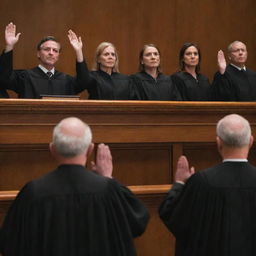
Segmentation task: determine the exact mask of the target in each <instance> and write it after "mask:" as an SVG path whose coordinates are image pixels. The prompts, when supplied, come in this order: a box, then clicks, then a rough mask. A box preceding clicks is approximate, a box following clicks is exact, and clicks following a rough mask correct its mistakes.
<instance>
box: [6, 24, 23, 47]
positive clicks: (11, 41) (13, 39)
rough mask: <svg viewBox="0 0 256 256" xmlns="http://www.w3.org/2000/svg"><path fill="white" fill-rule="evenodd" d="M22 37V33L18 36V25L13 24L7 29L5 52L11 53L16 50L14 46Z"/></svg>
mask: <svg viewBox="0 0 256 256" xmlns="http://www.w3.org/2000/svg"><path fill="white" fill-rule="evenodd" d="M20 35H21V33H18V34H17V35H16V25H14V24H13V23H12V22H11V23H9V24H8V25H7V26H6V27H5V43H6V48H5V52H8V51H11V50H12V49H13V48H14V45H15V44H16V43H17V42H18V41H19V37H20Z"/></svg>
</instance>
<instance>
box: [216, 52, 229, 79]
mask: <svg viewBox="0 0 256 256" xmlns="http://www.w3.org/2000/svg"><path fill="white" fill-rule="evenodd" d="M217 59H218V66H219V71H220V73H221V74H224V72H225V70H226V67H227V63H226V59H225V55H224V52H223V51H222V50H219V51H218V56H217Z"/></svg>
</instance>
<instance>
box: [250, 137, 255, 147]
mask: <svg viewBox="0 0 256 256" xmlns="http://www.w3.org/2000/svg"><path fill="white" fill-rule="evenodd" d="M253 141H254V138H253V136H252V135H251V137H250V143H249V148H251V146H252V144H253Z"/></svg>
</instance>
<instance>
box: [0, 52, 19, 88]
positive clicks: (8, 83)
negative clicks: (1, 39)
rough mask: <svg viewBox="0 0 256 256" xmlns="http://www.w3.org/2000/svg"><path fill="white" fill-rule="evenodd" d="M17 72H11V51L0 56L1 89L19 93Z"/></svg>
mask: <svg viewBox="0 0 256 256" xmlns="http://www.w3.org/2000/svg"><path fill="white" fill-rule="evenodd" d="M18 74H19V72H18V71H17V72H15V71H14V70H13V51H9V52H7V53H5V52H3V53H2V54H1V55H0V85H1V88H2V89H9V90H13V91H15V92H16V93H19V89H20V87H19V76H18Z"/></svg>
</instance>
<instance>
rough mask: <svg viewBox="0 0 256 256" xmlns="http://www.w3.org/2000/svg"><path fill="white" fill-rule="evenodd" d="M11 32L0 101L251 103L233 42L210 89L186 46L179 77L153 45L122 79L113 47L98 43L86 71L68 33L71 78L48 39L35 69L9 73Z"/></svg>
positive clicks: (250, 81)
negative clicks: (67, 98) (168, 71)
mask: <svg viewBox="0 0 256 256" xmlns="http://www.w3.org/2000/svg"><path fill="white" fill-rule="evenodd" d="M19 37H20V33H17V34H16V26H15V25H14V24H13V23H10V24H8V25H7V26H6V29H5V42H6V47H5V50H4V52H3V53H2V55H1V56H0V67H1V69H0V97H3V98H7V97H8V94H7V92H6V90H7V89H8V90H13V91H14V92H16V93H17V94H18V97H19V98H32V99H33V98H40V97H41V96H42V95H75V94H78V93H80V92H82V91H84V90H87V91H88V94H89V99H101V100H169V101H179V100H183V101H211V100H215V101H255V100H256V72H253V71H251V70H249V69H247V68H246V67H245V63H246V60H247V49H246V45H245V44H244V43H242V42H240V41H234V42H233V43H231V44H230V45H229V46H228V57H229V60H230V64H229V65H227V63H226V59H225V56H224V53H223V51H222V50H220V51H219V52H218V66H219V71H218V72H217V73H216V74H215V76H214V79H213V82H212V84H210V82H209V79H208V78H207V77H206V76H204V75H203V74H201V73H200V62H201V52H200V49H199V48H198V47H197V45H195V44H193V43H186V44H184V45H183V46H182V48H181V50H180V54H179V63H180V71H179V72H176V73H175V74H173V75H171V76H167V75H164V74H163V73H161V69H160V57H161V55H160V51H159V49H158V48H157V46H155V45H153V44H147V45H145V46H144V47H143V48H142V50H141V52H140V54H139V59H140V63H139V68H140V72H138V73H136V74H134V75H130V76H128V75H124V74H121V73H119V70H118V61H119V60H118V54H117V51H116V48H115V46H114V45H113V44H111V43H108V42H103V43H101V44H100V45H99V46H98V48H97V50H96V54H95V67H94V70H93V71H89V69H88V67H87V64H86V62H85V59H84V56H83V51H82V48H83V43H82V40H81V37H77V35H76V34H75V33H74V32H73V31H72V30H69V31H68V38H69V41H70V44H71V45H72V47H73V49H74V51H75V53H76V60H77V61H76V73H77V74H76V77H72V76H70V75H67V74H64V73H62V72H59V71H57V70H56V69H55V64H56V62H57V61H58V59H59V55H60V51H61V46H60V43H59V42H57V41H56V39H55V38H54V37H52V36H49V37H46V38H43V39H42V40H41V41H40V42H39V44H38V45H37V56H38V60H39V62H40V63H39V65H38V67H35V68H33V69H29V70H13V63H12V62H13V61H12V58H13V49H14V46H15V44H16V43H17V42H18V41H19Z"/></svg>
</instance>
